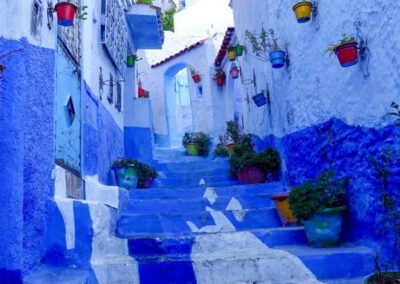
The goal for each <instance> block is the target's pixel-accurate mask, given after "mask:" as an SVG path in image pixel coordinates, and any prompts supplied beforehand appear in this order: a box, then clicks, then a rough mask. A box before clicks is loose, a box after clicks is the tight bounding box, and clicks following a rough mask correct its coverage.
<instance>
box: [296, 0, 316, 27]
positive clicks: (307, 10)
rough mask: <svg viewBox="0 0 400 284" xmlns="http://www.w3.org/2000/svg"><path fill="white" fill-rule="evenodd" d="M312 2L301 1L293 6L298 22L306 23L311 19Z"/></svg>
mask: <svg viewBox="0 0 400 284" xmlns="http://www.w3.org/2000/svg"><path fill="white" fill-rule="evenodd" d="M311 10H312V3H311V2H310V1H306V0H304V1H301V2H298V3H297V4H296V5H294V6H293V11H294V12H295V14H296V18H297V22H298V23H306V22H308V21H309V20H310V19H311Z"/></svg>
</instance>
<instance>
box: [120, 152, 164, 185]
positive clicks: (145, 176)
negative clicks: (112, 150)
mask: <svg viewBox="0 0 400 284" xmlns="http://www.w3.org/2000/svg"><path fill="white" fill-rule="evenodd" d="M112 168H113V170H114V172H115V175H116V180H117V183H118V186H119V187H123V188H126V189H134V188H148V187H150V185H151V182H152V181H153V180H154V179H155V178H157V176H158V173H157V171H156V170H155V169H154V168H152V167H150V166H149V165H147V164H144V163H142V162H139V161H138V160H134V159H122V158H121V159H118V160H117V161H115V162H114V163H113V165H112Z"/></svg>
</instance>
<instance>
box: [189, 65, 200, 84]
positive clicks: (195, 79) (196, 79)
mask: <svg viewBox="0 0 400 284" xmlns="http://www.w3.org/2000/svg"><path fill="white" fill-rule="evenodd" d="M190 74H191V75H192V79H193V82H194V83H196V84H197V83H199V82H200V81H201V77H200V75H199V72H198V71H197V70H196V69H194V68H193V67H190Z"/></svg>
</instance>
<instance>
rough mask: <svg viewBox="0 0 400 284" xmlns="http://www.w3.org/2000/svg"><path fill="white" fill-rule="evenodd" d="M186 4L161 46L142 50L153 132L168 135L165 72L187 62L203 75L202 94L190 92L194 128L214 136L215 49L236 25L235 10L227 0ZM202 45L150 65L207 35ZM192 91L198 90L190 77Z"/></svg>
mask: <svg viewBox="0 0 400 284" xmlns="http://www.w3.org/2000/svg"><path fill="white" fill-rule="evenodd" d="M188 4H189V5H187V7H186V8H185V9H183V10H181V11H179V12H178V13H177V14H176V15H175V32H174V33H172V32H166V33H165V43H164V46H163V49H162V50H148V51H146V52H140V55H141V57H143V59H144V60H143V61H140V62H139V64H138V66H139V67H138V74H139V78H140V80H141V82H142V83H143V84H142V86H143V88H145V89H147V90H149V91H150V98H151V100H152V106H153V122H154V124H153V125H154V132H155V133H156V134H160V135H167V134H168V130H167V122H166V115H167V112H166V104H165V103H166V102H165V94H164V84H165V82H164V73H165V72H166V71H167V70H168V69H169V68H170V67H172V66H173V65H175V64H178V63H186V64H189V65H191V66H193V67H195V68H196V69H197V70H198V71H199V72H200V75H201V77H202V83H201V84H202V86H203V96H202V97H200V98H199V97H197V96H191V101H192V106H193V107H192V109H193V121H194V131H205V132H207V133H209V134H211V135H213V136H215V135H216V133H217V132H218V131H217V130H216V127H215V117H214V112H215V111H218V108H217V107H216V105H215V104H216V100H215V96H217V95H218V94H219V91H218V90H217V89H216V88H214V85H215V82H214V81H213V80H211V77H212V75H213V70H214V68H213V67H212V66H213V64H214V60H215V56H216V52H217V51H218V49H219V47H220V45H221V43H222V39H223V37H224V35H225V32H226V29H227V27H230V26H232V25H233V15H232V10H231V9H230V7H229V1H228V0H219V1H215V0H199V1H193V3H188ZM207 38H209V40H208V41H207V43H206V44H205V45H204V46H203V47H199V48H196V49H194V50H192V51H190V52H188V53H185V54H184V55H181V56H179V57H178V58H175V59H174V60H172V61H170V62H168V63H166V64H164V65H161V66H159V67H157V68H154V69H151V68H150V67H149V65H152V64H155V63H158V62H160V61H162V60H164V59H165V58H167V57H169V56H171V55H173V54H175V53H177V52H179V51H181V50H183V49H184V48H185V47H187V46H190V45H191V44H194V43H196V42H198V41H200V40H203V39H207ZM189 81H190V82H191V94H192V95H193V94H196V92H195V90H194V88H195V85H194V84H193V83H192V81H191V80H189Z"/></svg>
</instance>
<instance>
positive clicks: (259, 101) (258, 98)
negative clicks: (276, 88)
mask: <svg viewBox="0 0 400 284" xmlns="http://www.w3.org/2000/svg"><path fill="white" fill-rule="evenodd" d="M252 99H253V101H254V103H255V104H256V105H257V106H258V107H261V106H263V105H265V104H266V103H267V99H266V98H265V96H264V93H259V94H257V95H255V96H253V98H252Z"/></svg>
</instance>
